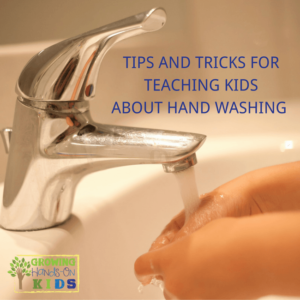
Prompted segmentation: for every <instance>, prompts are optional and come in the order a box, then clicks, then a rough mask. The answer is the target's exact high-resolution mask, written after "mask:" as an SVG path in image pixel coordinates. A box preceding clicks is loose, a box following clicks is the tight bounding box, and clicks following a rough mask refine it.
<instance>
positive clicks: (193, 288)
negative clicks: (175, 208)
mask: <svg viewBox="0 0 300 300" xmlns="http://www.w3.org/2000/svg"><path fill="white" fill-rule="evenodd" d="M299 174H300V163H299V162H296V163H291V164H285V165H279V166H274V167H269V168H265V169H261V170H257V171H254V172H250V173H248V174H245V175H243V176H241V177H238V178H236V179H235V180H232V181H230V182H228V183H226V184H224V185H222V186H220V187H219V188H217V189H216V190H214V191H213V192H211V193H208V194H205V195H202V196H201V197H200V200H201V201H200V203H199V207H198V209H197V210H196V211H195V213H194V214H192V215H191V216H190V218H189V219H188V220H185V216H184V211H182V212H181V213H180V214H179V215H177V216H176V217H175V218H174V219H173V220H172V221H171V222H170V223H169V224H168V225H167V226H166V228H165V229H164V230H163V232H162V233H161V235H160V236H159V237H158V238H157V239H156V240H155V242H154V243H153V244H152V246H151V248H150V252H149V253H147V254H145V255H143V256H142V257H140V258H139V259H138V260H137V261H136V264H135V270H136V275H137V277H138V279H139V280H140V281H141V282H142V283H143V284H148V283H149V282H150V280H151V278H153V276H155V277H156V278H158V279H163V280H164V282H165V287H166V288H165V297H166V298H167V299H169V298H174V297H176V298H180V299H181V298H185V299H186V298H205V299H209V298H215V299H216V298H223V299H224V298H236V297H237V298H249V297H250V298H251V297H256V296H257V297H258V296H261V295H264V294H268V293H269V291H270V289H271V287H272V286H271V287H269V290H268V291H267V292H266V291H264V287H266V286H267V285H266V284H265V285H264V287H261V286H260V285H259V283H256V285H257V287H254V289H253V288H252V290H251V289H249V284H250V283H251V281H255V278H259V277H260V274H264V273H263V272H260V273H258V271H259V268H260V266H259V265H257V261H258V259H257V257H258V256H259V250H258V249H256V250H255V251H252V252H251V246H252V244H253V243H257V240H256V237H257V235H255V233H254V229H253V226H252V225H251V222H250V225H247V226H246V227H245V228H243V226H241V224H245V222H244V220H248V219H249V220H250V221H254V222H256V221H255V219H256V218H257V217H259V216H254V215H257V214H262V213H267V212H276V211H281V212H282V211H290V210H299V209H300V202H299V200H298V199H299V197H300V191H299V188H298V187H299V183H300V181H299ZM247 216H251V217H250V218H247ZM232 217H234V218H232ZM245 217H246V218H245ZM260 218H261V219H260V221H259V222H260V224H261V226H260V228H257V230H258V231H261V232H260V234H262V236H261V242H265V241H268V238H270V236H269V234H270V232H272V230H273V229H274V227H275V225H277V224H276V223H275V224H274V225H270V228H271V229H270V230H271V231H270V232H264V231H262V230H261V228H265V227H266V225H265V223H266V222H267V217H266V216H260ZM285 218H286V220H288V219H289V216H286V217H285ZM217 219H218V220H217ZM211 221H213V222H211ZM210 222H211V223H210ZM243 222H244V223H243ZM207 223H209V224H207ZM246 223H247V224H248V223H249V222H248V221H247V222H246ZM205 225H206V226H205ZM202 227H203V228H202ZM200 228H201V230H199V229H200ZM287 230H289V229H287ZM246 232H248V235H247V234H245V233H246ZM253 234H254V235H253ZM274 234H275V236H276V233H274ZM271 238H272V237H271ZM273 238H274V237H273ZM283 238H285V236H284V237H283ZM276 239H277V240H278V237H277V238H276ZM241 241H243V245H245V247H244V246H243V245H242V244H241ZM261 242H260V244H261V245H262V243H261ZM271 242H272V240H271ZM246 245H247V246H249V247H246ZM266 249H267V250H266ZM264 250H266V251H267V252H266V257H268V256H270V253H272V251H273V249H269V251H270V253H268V244H266V245H265V249H264ZM249 263H250V264H249ZM261 265H262V266H263V265H264V260H262V261H261ZM251 270H253V274H254V276H250V275H249V272H250V273H251ZM264 275H265V276H266V277H265V278H267V275H268V274H264ZM239 282H240V284H239ZM245 282H247V283H245ZM253 284H254V282H253ZM237 286H239V287H237ZM278 286H280V285H278ZM240 287H241V289H240ZM273 287H274V285H273ZM215 290H218V291H220V292H222V293H221V294H220V295H217V294H215V292H214V291H215Z"/></svg>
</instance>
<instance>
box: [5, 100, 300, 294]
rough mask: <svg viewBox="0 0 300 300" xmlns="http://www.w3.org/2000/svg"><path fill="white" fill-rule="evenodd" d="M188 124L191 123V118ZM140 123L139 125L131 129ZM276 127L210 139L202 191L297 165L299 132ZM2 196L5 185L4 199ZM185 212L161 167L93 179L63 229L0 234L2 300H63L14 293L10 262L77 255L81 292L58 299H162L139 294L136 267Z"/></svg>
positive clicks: (202, 155)
mask: <svg viewBox="0 0 300 300" xmlns="http://www.w3.org/2000/svg"><path fill="white" fill-rule="evenodd" d="M293 105H296V102H295V103H294V104H293ZM297 109H298V110H299V108H298V107H297ZM212 117H214V118H217V117H220V118H221V116H212ZM287 117H288V116H287ZM287 117H285V118H287ZM186 118H187V119H185V120H189V119H188V118H189V117H188V116H187V117H186ZM274 118H275V117H274ZM150 121H151V120H150ZM150 121H149V122H150ZM289 122H295V124H297V117H296V114H295V116H294V119H293V118H292V119H291V117H290V116H289ZM212 123H213V122H212ZM143 124H144V123H143V120H140V121H139V122H136V123H135V124H132V123H131V124H130V125H133V126H142V125H143ZM182 124H186V123H185V122H183V123H182ZM274 124H275V123H274ZM276 124H277V123H276ZM147 125H148V124H147ZM169 125H170V124H169ZM199 126H200V125H199ZM227 126H229V125H227ZM258 126H259V124H258ZM279 126H280V124H278V128H279ZM185 127H187V126H185ZM193 127H194V130H193V129H192V128H184V129H183V130H190V131H195V132H201V133H206V132H204V131H202V130H201V129H200V130H198V129H197V128H196V127H195V124H193ZM195 128H196V129H195ZM278 128H277V129H276V126H275V127H274V130H273V131H269V132H268V133H263V132H262V133H257V134H255V135H253V136H251V135H249V134H245V135H243V134H242V129H237V132H236V133H235V134H234V135H227V136H225V135H223V136H220V135H218V132H217V130H216V133H215V134H214V133H213V132H212V134H211V136H208V139H207V142H206V143H205V144H204V146H203V148H202V149H200V150H199V151H198V155H197V156H198V161H199V163H198V164H197V165H196V167H195V169H196V175H197V182H198V189H199V191H200V192H201V193H204V192H208V191H210V190H212V189H214V188H216V187H217V186H218V185H220V184H222V183H224V182H226V181H228V180H230V179H232V178H234V177H236V176H239V175H241V174H243V173H245V172H248V171H251V170H253V169H256V168H260V167H264V166H269V165H273V164H279V163H285V162H290V161H295V160H298V159H299V153H300V151H299V150H300V142H299V141H300V133H299V131H297V130H296V127H295V131H286V130H283V131H278ZM174 129H175V128H174ZM176 129H179V128H176ZM238 131H240V134H238ZM285 141H292V142H288V143H285ZM291 144H292V149H286V147H287V148H291V146H289V145H291ZM2 190H3V184H2V185H1V191H0V193H1V195H2ZM1 197H2V196H1ZM182 207H183V205H182V203H181V199H180V196H179V193H178V190H177V187H176V181H175V178H174V177H173V175H171V174H166V173H164V172H163V170H162V167H161V166H160V165H140V166H130V167H122V168H116V169H111V170H106V171H103V172H98V173H95V174H92V175H89V176H87V177H85V178H84V179H83V181H82V182H81V183H80V184H79V186H78V188H77V192H76V197H75V202H74V207H73V215H72V217H71V219H70V220H69V221H68V222H66V223H65V224H63V225H61V226H58V227H55V228H51V229H47V230H42V231H32V232H13V231H6V230H3V229H1V230H0V240H1V270H2V271H1V273H0V278H1V282H2V283H5V284H4V285H3V284H2V285H1V290H0V297H1V298H2V299H3V298H4V299H23V298H24V299H28V298H35V299H45V298H47V299H54V298H55V299H57V298H58V295H57V294H51V293H47V294H37V295H33V294H15V293H14V283H15V280H17V279H15V278H9V277H8V274H7V273H6V271H4V270H6V268H7V269H8V267H9V262H10V260H11V257H13V256H15V255H20V254H23V255H24V254H79V255H80V291H79V293H73V294H68V293H65V294H59V298H61V299H65V298H67V299H95V298H97V299H140V298H143V299H162V298H163V296H162V293H161V291H160V290H159V289H158V288H156V287H148V288H146V289H145V290H144V292H143V294H139V293H138V290H137V287H138V285H139V283H138V282H137V280H136V279H135V276H134V272H133V265H134V261H135V259H136V258H137V257H138V256H139V255H140V254H142V253H144V252H145V251H147V250H148V248H149V246H150V244H151V242H152V241H153V240H154V239H155V237H156V236H157V235H158V234H159V233H160V231H161V230H162V229H163V227H164V225H165V224H166V223H167V222H168V221H169V220H170V219H171V217H172V216H174V215H175V214H176V213H178V211H179V210H181V209H182ZM26 284H32V281H30V280H28V281H26V278H25V279H24V283H23V285H24V286H26Z"/></svg>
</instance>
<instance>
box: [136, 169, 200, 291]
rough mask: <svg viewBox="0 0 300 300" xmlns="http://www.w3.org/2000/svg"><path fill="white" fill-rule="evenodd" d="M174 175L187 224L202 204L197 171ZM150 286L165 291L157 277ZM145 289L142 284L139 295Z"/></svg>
mask: <svg viewBox="0 0 300 300" xmlns="http://www.w3.org/2000/svg"><path fill="white" fill-rule="evenodd" d="M174 175H175V178H176V180H177V183H178V186H179V191H180V195H181V199H182V201H183V205H184V209H185V222H187V220H188V219H189V217H190V216H191V215H192V214H193V213H194V212H195V210H196V209H197V207H198V205H199V203H200V199H199V193H198V188H197V183H196V175H195V169H194V167H193V166H192V167H189V168H188V169H186V170H184V171H181V172H176V173H174ZM150 284H152V285H154V286H157V287H159V288H160V289H161V290H162V291H163V289H164V282H163V281H161V280H157V279H156V278H155V277H153V278H152V280H151V282H150ZM143 289H144V286H143V285H142V284H140V285H139V287H138V291H139V293H142V292H143Z"/></svg>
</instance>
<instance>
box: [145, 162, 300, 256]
mask: <svg viewBox="0 0 300 300" xmlns="http://www.w3.org/2000/svg"><path fill="white" fill-rule="evenodd" d="M299 174H300V162H295V163H290V164H284V165H278V166H273V167H269V168H264V169H260V170H256V171H253V172H250V173H247V174H245V175H243V176H240V177H238V178H236V179H234V180H232V181H230V182H228V183H226V184H224V185H222V186H220V187H219V188H217V189H215V190H214V191H212V192H211V193H208V194H204V195H202V196H201V197H200V200H201V201H200V204H199V207H198V209H197V211H196V212H195V213H194V214H193V215H191V216H190V218H189V220H188V221H187V222H186V223H185V214H184V211H182V212H181V213H180V214H178V215H177V216H175V217H174V218H173V219H172V221H171V222H170V223H169V224H168V225H167V226H166V227H165V229H164V230H163V232H162V233H161V235H160V236H159V237H158V238H157V239H156V240H155V241H154V243H153V244H152V246H151V248H150V251H151V250H155V249H158V248H160V247H163V246H165V245H167V244H168V243H170V242H174V241H176V240H177V239H180V238H182V237H183V236H186V235H188V234H190V233H192V232H194V231H196V230H198V229H199V228H201V227H202V226H204V225H205V224H207V223H208V222H210V221H212V220H215V219H218V218H224V217H243V216H251V215H256V214H260V213H266V212H275V211H288V210H296V209H300V201H299V199H300V189H299V186H300V175H299Z"/></svg>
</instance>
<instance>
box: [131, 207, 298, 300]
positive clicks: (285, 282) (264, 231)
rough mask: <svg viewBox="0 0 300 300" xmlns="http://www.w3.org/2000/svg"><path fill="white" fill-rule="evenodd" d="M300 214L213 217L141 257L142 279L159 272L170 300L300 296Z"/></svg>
mask: <svg viewBox="0 0 300 300" xmlns="http://www.w3.org/2000/svg"><path fill="white" fill-rule="evenodd" d="M299 248H300V213H299V212H297V213H287V212H286V213H273V214H265V215H259V216H252V217H243V218H222V219H218V220H214V221H212V222H211V223H209V224H207V225H205V226H204V227H203V228H202V229H201V230H198V231H196V232H194V233H192V234H190V235H188V236H185V237H184V238H182V239H180V240H178V241H176V242H173V243H170V244H168V245H167V246H165V247H162V248H160V249H158V250H153V251H150V252H148V253H146V254H144V255H142V256H141V257H139V258H138V259H137V261H136V263H135V272H136V276H137V278H138V279H139V280H140V281H141V282H142V283H145V282H146V283H147V282H149V279H151V278H153V276H156V277H157V276H159V277H161V278H162V279H163V281H164V283H165V291H164V295H165V297H166V299H250V298H251V299H254V298H258V297H261V296H264V295H269V294H273V295H274V294H277V295H293V296H297V295H298V296H299V295H300V285H299V282H300V259H299Z"/></svg>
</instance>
